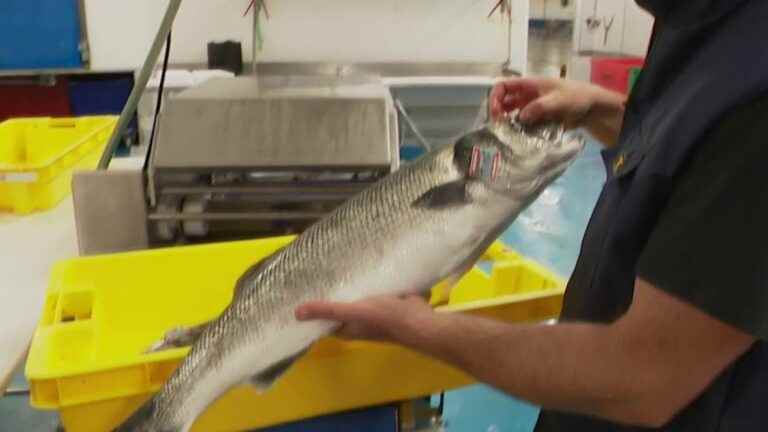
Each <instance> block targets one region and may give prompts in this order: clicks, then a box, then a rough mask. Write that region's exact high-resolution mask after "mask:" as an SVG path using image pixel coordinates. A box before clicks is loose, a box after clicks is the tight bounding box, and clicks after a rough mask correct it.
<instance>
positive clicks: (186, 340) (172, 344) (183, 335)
mask: <svg viewBox="0 0 768 432" xmlns="http://www.w3.org/2000/svg"><path fill="white" fill-rule="evenodd" d="M208 324H210V322H204V323H202V324H198V325H196V326H191V327H178V328H175V329H172V330H169V331H167V332H166V333H165V336H163V338H162V339H160V340H159V341H157V342H155V343H154V344H152V345H151V346H150V347H149V349H147V351H146V353H147V354H149V353H154V352H158V351H165V350H169V349H173V348H181V347H185V346H190V345H193V344H194V343H195V342H196V341H197V339H198V338H199V337H200V335H201V334H203V330H205V328H206V327H208Z"/></svg>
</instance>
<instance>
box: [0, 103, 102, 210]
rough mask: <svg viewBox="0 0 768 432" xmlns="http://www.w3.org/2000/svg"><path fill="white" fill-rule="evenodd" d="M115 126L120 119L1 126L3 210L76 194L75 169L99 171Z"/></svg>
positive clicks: (38, 206) (47, 204) (41, 206)
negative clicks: (72, 185) (73, 182)
mask: <svg viewBox="0 0 768 432" xmlns="http://www.w3.org/2000/svg"><path fill="white" fill-rule="evenodd" d="M116 123H117V117H115V116H96V117H78V118H56V119H53V118H29V119H14V120H8V121H5V122H2V123H0V211H2V210H6V211H11V212H14V213H17V214H27V213H32V212H34V211H36V210H46V209H50V208H53V207H55V206H56V205H57V204H58V203H59V202H61V200H63V199H64V198H65V197H67V196H68V195H69V193H70V192H71V183H72V173H73V172H74V171H75V170H79V169H93V168H95V167H96V165H97V163H98V160H99V157H100V156H101V153H102V151H103V150H104V148H105V147H106V144H107V141H108V140H109V136H110V134H111V133H112V130H113V129H114V127H115V124H116Z"/></svg>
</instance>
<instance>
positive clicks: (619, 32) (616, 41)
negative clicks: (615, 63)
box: [574, 0, 653, 56]
mask: <svg viewBox="0 0 768 432" xmlns="http://www.w3.org/2000/svg"><path fill="white" fill-rule="evenodd" d="M591 16H596V17H597V18H598V19H600V20H601V21H602V22H603V23H605V22H606V20H609V19H611V18H612V17H613V25H612V26H611V29H610V31H609V32H608V38H607V39H606V38H605V26H604V25H601V26H600V27H599V28H597V29H589V28H588V26H587V18H588V17H591ZM652 26H653V19H652V17H651V16H650V15H649V14H648V13H647V12H645V11H644V10H642V9H640V7H638V6H637V4H636V3H635V1H634V0H579V1H578V5H577V12H576V25H575V27H574V29H575V31H574V33H575V34H574V49H575V50H576V51H577V52H583V51H589V52H598V53H599V52H606V53H612V54H614V53H621V54H627V55H637V56H643V55H645V53H646V50H647V48H648V42H649V40H650V36H651V30H652Z"/></svg>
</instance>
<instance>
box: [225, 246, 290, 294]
mask: <svg viewBox="0 0 768 432" xmlns="http://www.w3.org/2000/svg"><path fill="white" fill-rule="evenodd" d="M283 249H285V246H283V247H281V248H280V249H278V250H276V251H274V252H273V253H272V255H269V256H266V257H264V258H262V259H261V260H259V261H257V262H256V263H255V264H253V265H252V266H250V267H249V268H248V270H246V271H245V272H244V273H243V274H242V275H241V276H240V277H239V278H238V279H237V283H235V294H237V293H238V292H240V290H242V289H243V287H244V285H245V282H246V281H248V280H251V279H252V278H253V276H254V275H257V274H259V273H261V272H262V271H264V269H266V268H267V266H269V264H271V263H272V261H274V259H275V257H277V254H279V253H280V252H281V251H282V250H283Z"/></svg>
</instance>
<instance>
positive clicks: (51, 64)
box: [0, 0, 83, 69]
mask: <svg viewBox="0 0 768 432" xmlns="http://www.w3.org/2000/svg"><path fill="white" fill-rule="evenodd" d="M80 32H81V28H80V11H79V5H78V0H34V1H30V0H2V1H0V69H48V68H80V67H82V66H83V62H82V58H81V56H80V37H81V34H80Z"/></svg>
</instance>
